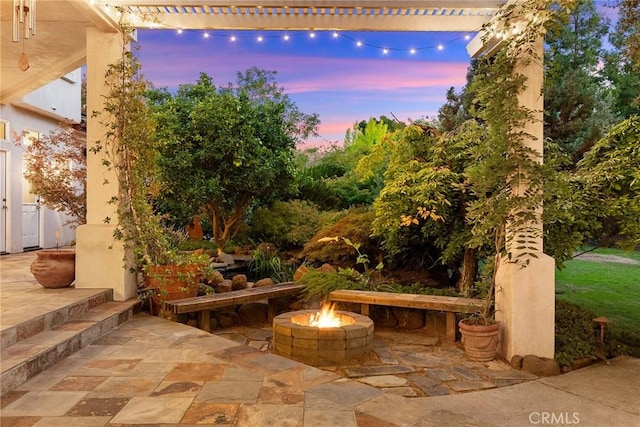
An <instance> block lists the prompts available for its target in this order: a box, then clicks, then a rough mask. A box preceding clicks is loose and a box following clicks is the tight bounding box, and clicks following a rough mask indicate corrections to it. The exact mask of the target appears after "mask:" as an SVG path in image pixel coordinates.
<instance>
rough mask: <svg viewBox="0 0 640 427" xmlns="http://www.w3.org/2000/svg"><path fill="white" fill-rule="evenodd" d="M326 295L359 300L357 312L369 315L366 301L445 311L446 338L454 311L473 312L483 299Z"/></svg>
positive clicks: (371, 293) (453, 323)
mask: <svg viewBox="0 0 640 427" xmlns="http://www.w3.org/2000/svg"><path fill="white" fill-rule="evenodd" d="M329 299H330V300H331V301H334V302H349V303H356V304H360V313H361V314H363V315H365V316H368V315H369V305H384V306H389V307H403V308H418V309H423V310H436V311H444V312H445V314H446V320H445V322H446V323H445V337H446V340H447V341H449V342H455V340H456V313H474V312H476V311H478V310H480V309H481V308H482V307H483V305H484V303H485V301H484V300H482V299H475V298H458V297H445V296H439V295H418V294H399V293H393V292H375V291H353V290H337V291H333V292H331V294H330V297H329Z"/></svg>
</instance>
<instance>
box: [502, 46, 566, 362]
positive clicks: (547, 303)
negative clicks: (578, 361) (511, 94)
mask: <svg viewBox="0 0 640 427" xmlns="http://www.w3.org/2000/svg"><path fill="white" fill-rule="evenodd" d="M535 49H536V51H537V54H538V55H539V57H540V58H542V55H543V50H542V49H543V44H542V38H540V39H539V40H538V41H537V42H536V45H535ZM514 72H515V73H519V74H522V75H524V76H526V77H527V82H526V83H525V84H526V88H525V89H524V91H523V92H522V93H521V94H520V96H519V100H520V104H521V105H522V106H524V107H526V108H528V109H530V110H533V111H535V121H534V122H533V123H528V124H527V125H526V126H525V128H524V130H525V131H526V133H528V134H530V135H532V136H533V138H531V139H529V140H527V141H526V144H527V146H528V147H530V148H533V149H535V150H536V151H537V152H538V153H540V158H539V160H540V162H542V152H543V137H544V130H543V126H544V123H543V108H544V103H543V95H542V83H543V77H544V76H543V68H542V63H537V62H529V63H526V64H525V63H518V64H517V66H516V69H515V71H514ZM540 213H542V206H541V207H540ZM537 227H539V229H540V231H542V223H541V222H540V224H539V225H537ZM537 246H538V250H537V253H536V255H537V257H538V258H533V257H531V258H529V265H528V266H527V267H525V268H522V267H521V266H520V265H518V264H510V263H503V264H502V265H501V266H500V268H499V269H498V274H497V278H496V320H498V321H500V322H501V323H502V331H503V336H502V343H501V354H502V355H503V356H504V357H505V358H506V359H507V360H510V359H511V357H513V356H514V355H520V356H525V355H529V354H533V355H536V356H538V357H546V358H553V357H554V349H555V261H554V259H553V258H551V257H550V256H548V255H545V254H544V253H543V252H542V233H540V237H539V239H538V242H537Z"/></svg>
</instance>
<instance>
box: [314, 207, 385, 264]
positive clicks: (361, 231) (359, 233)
mask: <svg viewBox="0 0 640 427" xmlns="http://www.w3.org/2000/svg"><path fill="white" fill-rule="evenodd" d="M373 218H374V213H373V212H371V211H365V212H362V211H350V212H349V213H348V214H347V215H346V216H344V217H343V218H342V219H340V220H339V221H338V222H337V223H335V224H333V225H330V226H326V227H323V228H322V229H320V231H318V232H317V233H316V234H315V235H314V236H313V238H312V239H311V240H309V241H308V242H307V243H306V244H305V245H304V250H303V252H302V255H303V256H304V257H306V258H307V259H308V260H310V261H321V262H326V263H329V264H332V265H336V266H340V267H349V266H353V265H355V264H356V261H357V258H358V252H357V251H356V250H355V249H354V248H353V247H352V246H350V245H348V244H347V243H345V241H344V240H343V239H338V240H337V241H332V242H322V241H320V240H321V239H323V238H333V237H341V238H345V239H348V240H350V241H351V242H353V243H357V244H359V245H360V252H361V253H362V254H366V255H367V256H368V257H369V259H370V260H371V264H372V265H376V264H377V262H376V261H375V260H377V259H378V254H379V251H378V244H377V241H376V240H373V239H372V238H371V237H370V235H371V223H372V222H373Z"/></svg>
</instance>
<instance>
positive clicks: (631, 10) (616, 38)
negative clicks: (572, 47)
mask: <svg viewBox="0 0 640 427" xmlns="http://www.w3.org/2000/svg"><path fill="white" fill-rule="evenodd" d="M616 7H617V11H618V17H619V19H618V22H617V23H616V26H615V29H614V31H613V32H612V33H611V34H610V36H609V40H610V41H611V44H612V45H613V47H614V48H615V49H613V50H612V51H610V52H608V53H607V54H606V55H605V67H604V73H605V75H606V76H607V78H608V79H609V81H610V82H611V83H612V85H613V94H614V104H615V111H616V113H617V114H618V115H619V116H620V117H622V118H627V117H630V116H631V115H634V114H636V115H637V114H640V0H625V1H620V2H619V4H618V5H617V6H616Z"/></svg>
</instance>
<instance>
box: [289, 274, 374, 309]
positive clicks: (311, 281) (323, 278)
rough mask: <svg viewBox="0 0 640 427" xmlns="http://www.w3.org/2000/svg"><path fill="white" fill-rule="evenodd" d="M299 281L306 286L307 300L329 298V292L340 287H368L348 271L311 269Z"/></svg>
mask: <svg viewBox="0 0 640 427" xmlns="http://www.w3.org/2000/svg"><path fill="white" fill-rule="evenodd" d="M298 283H300V284H302V285H304V286H305V299H306V300H307V301H309V300H311V299H313V298H315V297H320V298H321V299H322V300H327V299H328V297H329V294H330V293H331V292H332V291H335V290H338V289H360V290H361V289H366V285H364V284H363V283H362V282H361V281H359V280H358V279H357V277H356V276H354V275H352V274H349V273H348V272H342V273H329V272H324V271H315V270H311V271H309V272H308V273H307V274H305V275H304V276H302V277H301V278H300V280H298Z"/></svg>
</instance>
